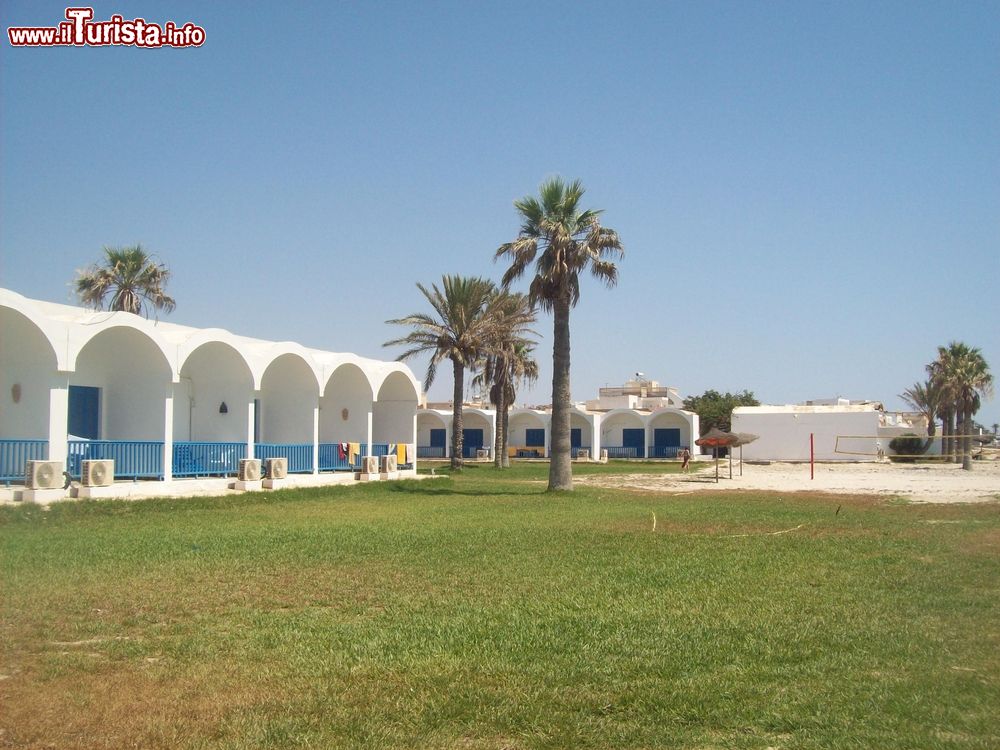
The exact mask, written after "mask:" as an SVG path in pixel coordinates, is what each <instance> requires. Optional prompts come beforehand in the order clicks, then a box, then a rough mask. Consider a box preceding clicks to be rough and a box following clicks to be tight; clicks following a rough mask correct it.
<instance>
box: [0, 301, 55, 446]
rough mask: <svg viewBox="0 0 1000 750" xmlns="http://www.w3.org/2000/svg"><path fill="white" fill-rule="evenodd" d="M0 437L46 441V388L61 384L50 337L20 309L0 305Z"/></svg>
mask: <svg viewBox="0 0 1000 750" xmlns="http://www.w3.org/2000/svg"><path fill="white" fill-rule="evenodd" d="M0 361H2V362H3V367H2V368H0V438H5V439H21V440H47V439H48V437H49V414H50V390H51V389H52V388H54V387H60V386H61V387H65V384H66V379H65V376H62V377H59V376H58V375H57V370H58V369H59V368H58V357H57V355H56V351H55V348H54V347H53V346H52V340H51V339H50V338H49V337H48V336H47V335H46V332H45V330H44V329H43V328H41V327H40V326H39V325H38V323H37V322H36V321H35V320H33V319H32V318H31V317H29V316H28V315H25V314H24V313H23V312H21V311H20V310H16V309H14V308H12V307H8V306H6V305H2V306H0Z"/></svg>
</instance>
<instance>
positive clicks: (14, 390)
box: [10, 383, 21, 404]
mask: <svg viewBox="0 0 1000 750" xmlns="http://www.w3.org/2000/svg"><path fill="white" fill-rule="evenodd" d="M10 397H11V398H12V399H14V403H15V404H16V403H19V402H20V401H21V384H20V383H14V385H12V386H11V387H10Z"/></svg>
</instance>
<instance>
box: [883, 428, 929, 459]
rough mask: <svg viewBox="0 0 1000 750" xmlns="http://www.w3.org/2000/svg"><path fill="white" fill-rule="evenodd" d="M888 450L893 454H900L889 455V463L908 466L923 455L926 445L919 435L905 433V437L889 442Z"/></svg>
mask: <svg viewBox="0 0 1000 750" xmlns="http://www.w3.org/2000/svg"><path fill="white" fill-rule="evenodd" d="M889 450H891V451H893V453H898V454H901V455H898V456H894V455H890V456H889V460H890V461H895V462H896V463H907V464H909V463H913V462H914V461H916V460H917V458H916V457H917V456H922V455H923V454H924V451H926V450H927V445H925V444H924V440H923V438H921V437H920V436H919V435H915V434H913V433H912V432H907V433H906V434H905V435H900V436H899V437H897V438H893V439H892V440H890V441H889Z"/></svg>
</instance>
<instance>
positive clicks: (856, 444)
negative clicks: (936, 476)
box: [833, 435, 980, 459]
mask: <svg viewBox="0 0 1000 750" xmlns="http://www.w3.org/2000/svg"><path fill="white" fill-rule="evenodd" d="M961 441H962V439H961V437H956V436H951V437H948V438H945V437H942V436H941V435H935V436H934V437H927V436H926V435H895V436H874V435H837V436H836V440H835V441H834V447H833V452H834V453H836V454H838V455H842V456H855V457H857V458H858V459H865V458H874V459H879V458H882V457H886V458H892V457H895V458H902V459H917V458H930V457H934V456H941V455H942V454H944V453H949V452H952V451H954V450H958V451H959V452H961V450H962V442H961ZM979 445H980V444H979V443H978V442H976V441H973V450H978V448H979ZM953 446H954V447H953Z"/></svg>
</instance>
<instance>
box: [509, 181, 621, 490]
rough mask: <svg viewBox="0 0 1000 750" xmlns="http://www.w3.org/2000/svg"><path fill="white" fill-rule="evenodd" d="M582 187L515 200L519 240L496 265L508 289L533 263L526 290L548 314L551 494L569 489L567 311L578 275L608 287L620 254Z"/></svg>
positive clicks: (576, 293) (547, 187)
mask: <svg viewBox="0 0 1000 750" xmlns="http://www.w3.org/2000/svg"><path fill="white" fill-rule="evenodd" d="M583 193H584V188H583V185H582V184H581V182H580V181H579V180H575V181H573V182H571V183H569V184H566V183H564V182H563V181H562V180H561V179H560V178H558V177H553V178H552V179H550V180H546V181H545V182H543V183H542V185H541V187H540V188H539V197H538V198H535V197H533V196H527V197H525V198H522V199H521V200H519V201H514V208H516V209H517V212H518V213H519V214H520V215H521V231H520V232H519V233H518V236H517V239H515V240H514V241H513V242H508V243H506V244H504V245H501V246H500V248H499V249H498V250H497V251H496V254H495V256H494V260H497V259H499V258H508V259H509V260H510V267H509V268H508V269H507V271H506V272H505V273H504V275H503V286H504V287H505V288H506V287H508V286H509V285H510V283H511V282H512V281H514V280H515V279H518V278H520V277H521V276H523V275H524V273H525V272H526V271H527V269H528V267H529V266H530V265H532V263H534V266H535V277H534V278H533V279H532V280H531V284H530V286H529V287H528V299H529V300H530V301H531V303H532V305H536V306H538V307H541V308H542V309H543V310H546V311H551V312H552V317H553V326H552V331H553V337H552V338H553V342H552V459H551V462H550V464H549V489H550V490H572V489H573V467H572V463H571V461H570V387H569V373H570V339H569V313H570V309H571V308H572V307H574V306H575V305H576V303H577V302H579V300H580V272H581V271H584V270H586V269H587V268H588V267H589V268H590V272H591V274H593V275H594V276H595V277H596V278H598V279H600V280H601V281H603V282H604V283H605V284H606V285H607V286H609V287H612V286H614V285H615V283H616V282H617V281H618V267H617V266H615V264H614V263H613V262H612V261H611V260H608V258H609V257H611V258H619V257H621V256H622V254H623V250H622V245H621V241H620V240H619V238H618V233H617V232H615V231H614V230H613V229H608V228H606V227H602V226H601V223H600V215H601V212H600V211H597V210H592V209H581V208H580V199H581V198H582V197H583Z"/></svg>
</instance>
